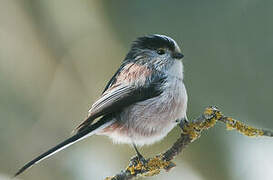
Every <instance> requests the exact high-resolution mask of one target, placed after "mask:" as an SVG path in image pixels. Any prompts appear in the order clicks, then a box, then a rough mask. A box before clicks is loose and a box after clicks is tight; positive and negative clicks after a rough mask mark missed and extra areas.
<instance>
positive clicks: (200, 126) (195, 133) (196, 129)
mask: <svg viewBox="0 0 273 180" xmlns="http://www.w3.org/2000/svg"><path fill="white" fill-rule="evenodd" d="M204 116H205V117H207V119H206V120H205V121H203V122H190V123H188V124H185V126H184V127H183V133H184V134H188V135H189V136H190V139H192V140H195V139H197V138H198V137H200V133H201V131H202V130H204V129H209V128H211V127H213V126H214V125H215V124H216V122H217V120H220V119H221V118H222V117H223V115H222V114H221V113H220V112H219V111H216V110H215V109H213V108H211V107H210V108H207V109H206V110H205V112H204Z"/></svg>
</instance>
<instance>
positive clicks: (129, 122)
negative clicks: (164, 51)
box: [103, 80, 187, 145]
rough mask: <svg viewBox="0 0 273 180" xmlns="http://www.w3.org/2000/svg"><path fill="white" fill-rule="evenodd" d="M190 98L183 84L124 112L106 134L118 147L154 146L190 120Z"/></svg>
mask: <svg viewBox="0 0 273 180" xmlns="http://www.w3.org/2000/svg"><path fill="white" fill-rule="evenodd" d="M186 106H187V94H186V90H185V87H184V84H183V82H182V81H181V80H176V81H173V82H172V83H171V84H169V85H168V86H167V87H166V88H165V90H164V91H163V93H162V94H161V95H159V96H157V97H154V98H151V99H148V100H145V101H142V102H138V103H136V104H133V105H131V106H129V107H128V108H126V109H124V110H123V111H122V112H121V113H120V114H119V115H118V116H117V117H116V118H115V120H114V122H113V124H112V125H110V126H109V127H108V128H107V130H105V131H104V133H103V134H105V135H108V136H109V137H111V138H112V139H113V140H114V142H117V143H132V142H134V143H135V144H137V145H145V144H152V143H154V142H156V141H159V140H161V139H162V138H163V137H165V136H166V135H167V134H168V133H169V132H170V131H171V130H172V129H173V128H174V127H175V126H176V125H177V120H178V119H182V118H184V117H185V116H186Z"/></svg>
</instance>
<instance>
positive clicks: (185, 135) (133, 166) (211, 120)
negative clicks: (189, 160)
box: [105, 106, 273, 180]
mask: <svg viewBox="0 0 273 180" xmlns="http://www.w3.org/2000/svg"><path fill="white" fill-rule="evenodd" d="M216 122H222V123H225V124H226V127H227V130H233V129H234V130H237V131H239V132H240V133H241V134H243V135H245V136H250V137H258V136H269V137H273V131H269V130H263V129H257V128H254V127H251V126H248V125H245V124H243V123H241V122H240V121H237V120H235V119H233V118H230V117H226V116H224V115H223V114H222V113H221V112H220V111H219V110H218V108H216V107H214V106H211V107H208V108H206V110H205V111H204V112H203V114H202V115H201V116H200V117H198V118H197V119H195V120H193V121H192V122H187V121H184V122H183V123H181V125H180V127H181V129H182V133H181V136H180V138H179V139H177V141H176V142H175V143H174V144H173V145H172V147H170V148H169V149H168V150H167V151H166V152H164V153H162V154H160V155H157V156H155V157H153V158H149V159H147V163H146V164H142V162H141V161H139V159H138V158H137V157H133V158H132V159H131V160H130V164H129V166H128V167H127V168H126V169H125V170H123V171H121V172H120V173H119V174H117V175H115V176H113V177H107V178H106V179H105V180H129V179H133V178H134V177H144V176H154V175H157V174H159V173H160V171H161V170H166V171H168V170H170V169H171V168H173V167H175V164H174V163H173V162H172V161H171V160H173V159H174V158H175V156H177V155H178V154H179V153H181V151H182V150H183V149H185V147H186V146H187V145H189V144H190V143H192V142H193V141H195V140H196V139H198V138H199V137H200V136H201V132H202V131H203V130H207V129H209V128H211V127H213V126H214V125H215V124H216Z"/></svg>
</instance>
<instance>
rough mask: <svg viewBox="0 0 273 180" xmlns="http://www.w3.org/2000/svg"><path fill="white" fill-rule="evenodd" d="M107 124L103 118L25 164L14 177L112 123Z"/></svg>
mask: <svg viewBox="0 0 273 180" xmlns="http://www.w3.org/2000/svg"><path fill="white" fill-rule="evenodd" d="M106 122H107V121H106V119H104V118H102V119H101V120H99V121H98V122H96V123H94V124H93V125H92V126H90V127H87V128H85V129H84V130H82V131H80V132H78V133H77V134H75V135H74V136H72V137H70V138H68V139H66V140H65V141H63V142H61V143H60V144H58V145H57V146H55V147H53V148H51V149H49V150H48V151H46V152H45V153H43V154H41V155H40V156H38V157H36V158H35V159H33V160H32V161H30V162H28V163H27V164H25V165H24V166H23V167H22V168H21V169H19V171H18V172H17V173H16V174H15V175H14V177H16V176H18V175H19V174H21V173H23V172H24V171H25V170H27V169H29V168H30V167H32V166H33V165H34V164H37V163H39V162H41V161H42V160H44V159H46V158H48V157H50V156H52V155H54V154H55V153H57V152H59V151H61V150H63V149H65V148H67V147H68V146H70V145H72V144H74V143H76V142H78V141H80V140H82V139H84V138H86V137H88V136H91V135H93V134H95V133H96V132H97V130H100V129H102V128H104V127H106V126H107V125H108V124H109V123H110V122H109V123H106Z"/></svg>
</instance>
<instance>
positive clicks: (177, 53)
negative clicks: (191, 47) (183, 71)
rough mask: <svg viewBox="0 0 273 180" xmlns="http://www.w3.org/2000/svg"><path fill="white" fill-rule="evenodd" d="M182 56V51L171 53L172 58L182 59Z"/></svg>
mask: <svg viewBox="0 0 273 180" xmlns="http://www.w3.org/2000/svg"><path fill="white" fill-rule="evenodd" d="M183 57H184V55H183V54H182V53H179V52H174V53H173V54H172V58H174V59H182V58H183Z"/></svg>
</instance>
